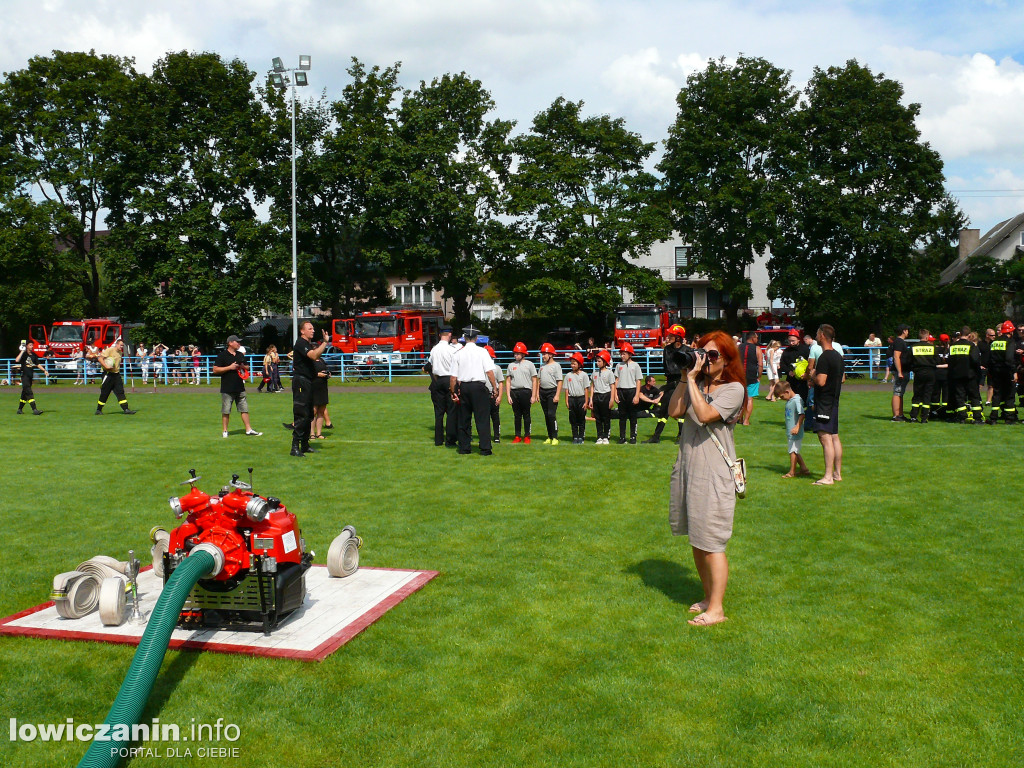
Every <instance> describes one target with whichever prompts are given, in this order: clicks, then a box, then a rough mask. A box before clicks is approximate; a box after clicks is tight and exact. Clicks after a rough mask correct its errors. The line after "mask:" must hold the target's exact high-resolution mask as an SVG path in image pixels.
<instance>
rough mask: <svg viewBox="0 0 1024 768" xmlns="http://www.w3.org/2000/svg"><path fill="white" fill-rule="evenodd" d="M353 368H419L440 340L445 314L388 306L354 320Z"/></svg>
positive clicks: (435, 311) (361, 314)
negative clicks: (385, 366)
mask: <svg viewBox="0 0 1024 768" xmlns="http://www.w3.org/2000/svg"><path fill="white" fill-rule="evenodd" d="M354 323H355V328H354V332H353V334H352V335H353V336H354V338H355V352H354V353H353V356H352V362H353V363H354V364H355V365H368V364H371V365H372V364H377V365H380V364H384V365H387V364H388V363H390V365H392V366H409V367H414V368H416V367H422V366H423V363H424V362H425V359H426V355H427V353H428V352H429V351H430V348H431V347H433V346H434V345H435V344H436V343H437V342H438V339H440V337H441V327H442V326H443V325H444V314H443V313H442V312H441V310H439V309H434V308H429V309H428V308H417V307H408V306H401V307H388V308H387V309H377V310H374V311H372V312H362V313H360V314H358V315H356V316H355V318H354Z"/></svg>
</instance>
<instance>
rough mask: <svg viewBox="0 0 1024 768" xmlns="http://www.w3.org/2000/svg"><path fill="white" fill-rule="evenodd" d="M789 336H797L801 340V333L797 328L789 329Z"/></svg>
mask: <svg viewBox="0 0 1024 768" xmlns="http://www.w3.org/2000/svg"><path fill="white" fill-rule="evenodd" d="M789 335H790V336H796V337H797V338H798V339H799V338H800V331H798V330H797V329H796V328H790V329H789Z"/></svg>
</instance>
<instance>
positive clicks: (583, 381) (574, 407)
mask: <svg viewBox="0 0 1024 768" xmlns="http://www.w3.org/2000/svg"><path fill="white" fill-rule="evenodd" d="M569 367H570V368H571V369H572V370H570V371H569V373H568V374H566V376H565V407H566V409H567V410H568V411H569V426H570V427H572V444H573V445H583V438H584V435H585V434H586V430H587V409H588V408H589V407H590V391H591V390H590V376H589V375H587V372H586V371H584V370H583V355H582V354H581V353H580V352H576V353H575V354H573V356H572V357H571V358H569Z"/></svg>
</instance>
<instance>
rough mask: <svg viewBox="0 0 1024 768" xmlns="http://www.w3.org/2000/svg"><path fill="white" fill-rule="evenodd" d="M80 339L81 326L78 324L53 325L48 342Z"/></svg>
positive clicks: (78, 340) (76, 340)
mask: <svg viewBox="0 0 1024 768" xmlns="http://www.w3.org/2000/svg"><path fill="white" fill-rule="evenodd" d="M81 340H82V326H80V325H55V326H53V329H52V330H51V331H50V342H51V343H53V342H56V343H58V344H60V343H61V342H64V343H66V342H69V341H70V342H80V341H81Z"/></svg>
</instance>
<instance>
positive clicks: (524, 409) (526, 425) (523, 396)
mask: <svg viewBox="0 0 1024 768" xmlns="http://www.w3.org/2000/svg"><path fill="white" fill-rule="evenodd" d="M509 394H510V396H511V397H512V415H513V416H514V417H515V422H516V437H529V436H530V427H531V425H532V419H531V418H530V400H531V399H532V398H533V390H532V389H529V388H528V387H520V388H518V389H513V390H511V392H510V393H509ZM520 430H522V431H520Z"/></svg>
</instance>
